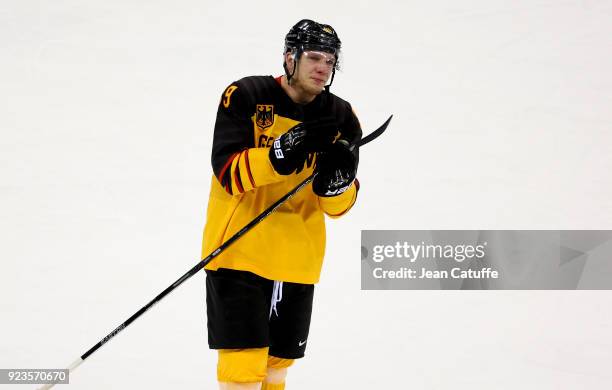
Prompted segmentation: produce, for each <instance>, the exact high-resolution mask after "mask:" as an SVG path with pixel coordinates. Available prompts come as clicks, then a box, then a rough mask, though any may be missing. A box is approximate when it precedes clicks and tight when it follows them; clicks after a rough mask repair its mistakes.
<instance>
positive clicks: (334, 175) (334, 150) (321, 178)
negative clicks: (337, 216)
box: [312, 140, 359, 197]
mask: <svg viewBox="0 0 612 390" xmlns="http://www.w3.org/2000/svg"><path fill="white" fill-rule="evenodd" d="M358 163H359V162H358V160H357V157H356V156H355V154H354V153H353V151H352V150H351V149H350V148H349V143H348V142H347V141H345V140H338V141H336V142H335V143H334V144H332V145H331V146H330V147H329V148H328V149H327V150H326V151H325V152H321V153H317V165H316V168H315V172H317V173H318V174H317V176H315V178H314V180H313V182H312V190H313V191H314V193H315V194H317V195H319V196H324V197H330V196H337V195H340V194H342V193H343V192H344V191H346V190H348V189H349V187H350V186H351V184H352V183H353V181H354V180H355V177H356V175H357V165H358Z"/></svg>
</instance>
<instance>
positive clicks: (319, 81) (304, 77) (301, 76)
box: [292, 51, 336, 95]
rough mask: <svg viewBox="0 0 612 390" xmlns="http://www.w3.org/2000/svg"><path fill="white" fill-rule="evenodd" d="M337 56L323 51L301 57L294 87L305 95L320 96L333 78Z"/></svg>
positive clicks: (304, 53) (303, 54) (306, 52)
mask: <svg viewBox="0 0 612 390" xmlns="http://www.w3.org/2000/svg"><path fill="white" fill-rule="evenodd" d="M335 65H336V56H335V55H333V54H331V53H326V52H323V51H305V52H303V53H302V56H301V57H300V62H299V64H298V68H297V71H296V72H295V75H294V78H295V82H294V81H293V79H292V85H293V86H294V87H296V88H299V89H302V90H303V91H304V92H305V93H307V94H311V95H318V94H319V93H321V92H322V91H323V89H324V88H325V84H327V82H328V81H329V78H330V77H331V74H332V71H333V69H334V66H335Z"/></svg>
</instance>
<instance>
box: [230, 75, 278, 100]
mask: <svg viewBox="0 0 612 390" xmlns="http://www.w3.org/2000/svg"><path fill="white" fill-rule="evenodd" d="M276 84H277V83H276V80H274V77H272V76H248V77H243V78H241V79H240V80H238V81H236V82H234V83H233V85H235V86H237V87H238V89H239V90H240V91H241V94H242V96H244V98H245V99H246V101H247V104H255V103H256V102H258V101H259V100H260V99H261V98H262V97H264V96H270V95H271V94H273V93H274V92H275V91H276V90H277V88H278V87H277V85H276Z"/></svg>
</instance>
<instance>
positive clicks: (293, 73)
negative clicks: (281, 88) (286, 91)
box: [283, 50, 302, 84]
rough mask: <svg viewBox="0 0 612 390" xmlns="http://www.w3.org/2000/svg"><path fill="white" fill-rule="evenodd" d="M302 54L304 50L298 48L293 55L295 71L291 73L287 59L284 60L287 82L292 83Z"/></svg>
mask: <svg viewBox="0 0 612 390" xmlns="http://www.w3.org/2000/svg"><path fill="white" fill-rule="evenodd" d="M301 54H302V50H298V51H297V52H296V53H295V55H294V56H293V72H291V74H289V68H287V61H285V62H283V68H284V69H285V75H286V76H287V84H291V78H292V77H293V76H294V75H295V71H296V70H297V67H298V62H299V60H300V57H301Z"/></svg>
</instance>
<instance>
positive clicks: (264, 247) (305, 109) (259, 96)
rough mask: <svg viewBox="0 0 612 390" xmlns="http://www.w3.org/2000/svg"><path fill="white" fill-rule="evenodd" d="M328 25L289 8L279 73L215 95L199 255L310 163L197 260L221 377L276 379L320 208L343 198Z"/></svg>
mask: <svg viewBox="0 0 612 390" xmlns="http://www.w3.org/2000/svg"><path fill="white" fill-rule="evenodd" d="M340 43H341V42H340V39H339V38H338V35H337V34H336V32H335V31H334V29H333V28H332V27H331V26H329V25H325V24H319V23H317V22H314V21H312V20H301V21H300V22H298V23H297V24H296V25H294V26H293V27H292V28H291V30H290V31H289V33H288V34H287V35H286V37H285V50H284V63H283V67H284V70H285V74H284V75H282V76H279V77H277V78H274V77H272V76H253V77H246V78H243V79H241V80H239V81H236V82H234V83H232V84H231V85H229V86H228V87H227V88H226V89H225V91H224V92H223V94H222V96H221V101H220V103H219V109H218V112H217V120H216V124H215V131H214V139H213V149H212V167H213V171H214V176H213V179H212V183H211V191H210V199H209V203H208V211H207V222H206V227H205V229H204V240H203V248H202V251H203V254H204V256H206V255H208V254H209V253H210V252H211V251H213V250H214V249H215V248H216V247H218V246H219V245H221V244H222V243H223V242H224V241H225V240H226V239H227V238H229V237H231V236H232V235H233V234H234V233H236V232H237V231H238V230H240V229H241V228H242V227H243V226H244V225H246V224H247V223H248V222H250V221H251V220H252V219H253V218H254V217H255V216H257V215H258V214H259V213H261V212H262V211H263V210H264V209H265V208H267V207H268V206H269V205H270V204H272V203H273V202H274V201H276V200H277V199H278V198H280V197H281V196H283V195H284V194H286V193H287V192H289V190H291V189H292V188H293V187H295V186H296V185H297V184H298V183H300V182H301V181H303V180H304V179H305V178H307V177H308V176H309V175H311V174H312V173H313V172H314V171H316V172H317V176H316V177H315V179H314V181H313V183H312V185H309V186H308V187H307V188H304V189H303V190H302V191H300V192H298V193H297V194H296V195H295V196H294V197H292V198H290V199H289V200H288V201H287V202H285V203H284V204H283V205H282V206H281V207H280V208H279V209H277V210H276V211H275V212H274V213H272V214H271V215H270V216H268V217H267V218H266V219H265V220H263V221H262V222H261V224H259V225H258V226H257V227H256V228H254V229H253V230H252V231H249V232H248V234H245V235H244V236H243V237H242V238H241V239H240V240H239V241H237V242H236V243H235V244H234V245H233V246H230V247H228V248H227V249H226V250H225V251H224V252H223V253H222V254H220V255H219V256H218V257H217V258H216V259H215V260H214V261H212V262H211V263H210V264H208V265H207V266H206V273H207V276H206V305H207V315H208V343H209V346H210V348H212V349H217V350H218V364H217V378H218V381H219V384H220V388H221V389H260V388H261V389H264V390H281V389H284V388H285V376H286V372H287V367H289V366H291V364H292V363H293V360H294V359H298V358H301V357H303V356H304V351H305V349H306V343H307V339H308V330H309V327H310V316H311V312H312V300H313V292H314V284H315V283H317V282H318V280H319V273H320V271H321V265H322V262H323V255H324V251H325V214H327V215H328V216H330V217H332V218H336V217H339V216H341V215H343V214H345V213H346V212H347V211H348V210H349V209H350V208H351V207H352V206H353V204H354V203H355V200H356V198H357V191H358V189H359V185H358V182H357V180H356V179H355V175H356V173H357V164H358V157H359V156H358V152H357V148H354V150H351V145H354V144H355V143H356V142H357V141H358V140H359V139H360V138H361V128H360V125H359V122H358V120H357V118H356V116H355V114H354V113H353V110H352V108H351V106H350V104H349V103H348V102H346V101H344V100H342V99H340V98H339V97H337V96H335V95H333V94H332V93H330V92H329V85H327V86H326V84H327V83H328V82H329V83H330V85H331V83H332V82H333V78H334V74H335V71H336V69H337V68H338V58H339V54H340Z"/></svg>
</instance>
